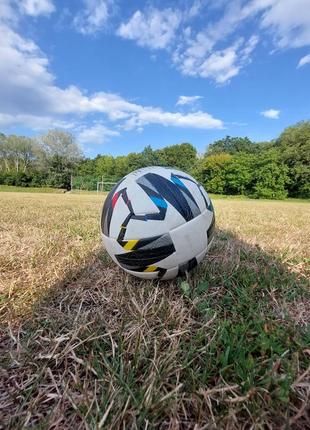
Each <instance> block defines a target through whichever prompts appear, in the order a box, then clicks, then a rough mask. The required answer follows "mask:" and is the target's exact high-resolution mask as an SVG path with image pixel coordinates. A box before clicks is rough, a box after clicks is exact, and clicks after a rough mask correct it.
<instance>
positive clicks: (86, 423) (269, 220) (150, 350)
mask: <svg viewBox="0 0 310 430" xmlns="http://www.w3.org/2000/svg"><path fill="white" fill-rule="evenodd" d="M0 205H1V211H0V315H1V329H0V336H1V337H0V356H1V367H0V428H1V429H22V428H35V429H73V428H74V429H75V430H78V429H100V428H102V429H152V428H159V429H162V430H164V429H180V430H181V429H182V430H183V429H195V430H198V429H200V430H201V429H250V428H253V429H278V428H293V429H294V428H296V429H306V428H309V425H310V418H309V404H310V397H309V396H310V379H309V378H310V366H309V365H310V336H309V322H310V298H309V243H310V222H309V220H310V204H309V203H299V202H296V203H292V202H289V203H288V202H266V201H250V200H229V199H216V200H215V201H214V205H215V210H216V218H217V232H216V237H215V243H214V245H213V247H212V249H211V250H210V253H209V255H208V257H207V258H205V260H204V262H203V263H202V264H201V265H200V266H199V268H198V269H196V271H195V272H193V273H191V274H190V275H189V276H188V277H187V278H184V279H177V280H175V281H173V282H162V283H157V282H153V283H152V282H145V281H141V280H137V279H133V278H131V277H130V276H128V275H126V274H125V273H123V272H122V271H121V270H120V269H119V268H117V267H116V266H115V265H114V264H113V263H112V262H111V260H110V258H109V257H108V256H107V254H106V253H105V251H104V250H103V248H102V246H101V242H100V235H99V214H100V209H101V205H102V199H101V198H99V197H96V196H93V195H74V194H73V195H72V194H71V195H70V194H64V195H60V194H59V195H58V194H55V195H52V194H40V193H36V194H31V193H13V192H10V193H1V194H0Z"/></svg>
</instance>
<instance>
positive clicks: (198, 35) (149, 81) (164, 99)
mask: <svg viewBox="0 0 310 430" xmlns="http://www.w3.org/2000/svg"><path fill="white" fill-rule="evenodd" d="M309 118H310V0H248V1H245V0H192V1H190V0H174V1H169V0H149V1H142V0H130V1H128V0H75V1H72V0H0V131H1V132H3V133H5V134H22V135H26V136H37V135H39V134H42V133H45V132H46V131H47V130H49V129H53V128H58V129H63V130H66V131H68V132H71V133H72V134H73V135H74V136H75V137H76V140H77V142H78V143H79V145H81V147H82V149H83V151H84V153H85V155H86V156H88V157H94V156H96V155H97V154H112V155H122V154H128V153H129V152H136V151H141V150H142V149H143V148H144V147H145V146H146V145H151V146H152V147H153V148H154V149H157V148H161V147H164V146H167V145H172V144H177V143H182V142H190V143H192V144H193V145H194V146H195V147H196V148H197V150H198V151H199V152H200V153H202V152H204V151H205V149H206V147H207V145H208V144H210V143H212V142H213V141H214V140H217V139H220V138H222V137H224V136H226V135H230V136H248V137H249V138H250V139H252V140H254V141H264V140H270V139H273V138H276V137H277V136H278V135H279V134H280V133H281V131H282V130H283V129H284V128H285V127H287V126H289V125H292V124H294V123H296V122H298V121H300V120H307V119H309Z"/></svg>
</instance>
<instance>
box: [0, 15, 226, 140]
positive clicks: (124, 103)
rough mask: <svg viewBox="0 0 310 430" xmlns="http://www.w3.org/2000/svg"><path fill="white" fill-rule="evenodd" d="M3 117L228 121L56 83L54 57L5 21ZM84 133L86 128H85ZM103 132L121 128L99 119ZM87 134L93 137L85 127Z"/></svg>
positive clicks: (0, 54)
mask: <svg viewBox="0 0 310 430" xmlns="http://www.w3.org/2000/svg"><path fill="white" fill-rule="evenodd" d="M0 58H1V62H0V93H1V98H0V115H1V117H0V122H1V124H2V126H5V125H13V124H23V125H25V126H28V127H31V128H38V126H39V124H40V121H41V124H42V125H46V126H47V127H50V126H54V127H55V126H60V125H61V126H63V127H69V125H72V122H73V123H74V122H75V121H76V119H77V118H79V119H80V118H82V119H83V118H84V117H86V116H87V115H89V114H98V115H100V114H102V117H103V118H105V119H106V120H109V121H110V122H111V123H113V124H114V125H115V127H118V128H119V127H121V128H124V129H132V128H137V129H138V128H139V129H140V128H141V127H143V126H146V125H147V124H161V125H164V126H175V127H189V128H190V127H192V128H201V129H205V128H220V127H222V125H223V123H222V121H221V120H220V119H216V118H214V117H213V116H212V115H210V114H209V113H206V112H196V113H191V114H187V115H184V114H181V113H178V112H167V111H164V110H163V109H161V108H158V107H152V106H143V105H141V104H136V103H132V102H130V101H128V100H126V99H124V98H123V97H121V96H120V95H117V94H113V93H106V92H103V91H98V92H96V93H92V94H87V93H85V92H82V91H81V90H80V89H79V88H78V87H77V86H74V85H71V86H68V87H66V88H61V87H59V86H57V85H56V83H55V76H54V75H53V74H52V73H51V71H50V69H49V68H50V64H49V60H48V58H47V57H46V56H45V55H44V53H42V51H41V50H40V48H39V47H38V46H37V45H36V44H35V43H34V42H33V41H32V40H30V39H26V38H24V37H22V36H21V35H19V34H18V33H17V32H16V31H15V30H13V29H12V28H10V27H8V26H7V25H6V24H4V23H3V22H2V23H1V21H0ZM83 132H84V133H83ZM90 132H92V133H93V137H94V139H95V138H96V136H98V135H101V136H102V135H103V134H104V135H105V137H108V136H111V137H112V136H116V135H117V133H118V132H117V131H113V130H112V131H111V130H109V129H105V128H104V126H103V125H102V124H95V125H94V127H93V129H91V130H88V136H89V133H90ZM80 134H81V139H86V138H87V133H86V131H85V130H81V131H80Z"/></svg>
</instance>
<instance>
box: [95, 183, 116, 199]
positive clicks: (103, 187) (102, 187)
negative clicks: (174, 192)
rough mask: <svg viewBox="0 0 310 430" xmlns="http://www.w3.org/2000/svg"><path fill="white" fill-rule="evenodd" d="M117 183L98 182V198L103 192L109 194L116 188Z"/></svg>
mask: <svg viewBox="0 0 310 430" xmlns="http://www.w3.org/2000/svg"><path fill="white" fill-rule="evenodd" d="M115 184H116V182H108V181H98V182H97V196H98V195H99V193H100V191H101V192H109V191H111V189H112V188H113V187H114V185H115Z"/></svg>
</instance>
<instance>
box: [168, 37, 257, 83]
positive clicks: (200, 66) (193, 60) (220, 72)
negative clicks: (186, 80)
mask: <svg viewBox="0 0 310 430" xmlns="http://www.w3.org/2000/svg"><path fill="white" fill-rule="evenodd" d="M257 43H258V37H257V36H252V37H251V38H250V39H249V40H248V41H247V42H244V40H243V39H239V41H237V42H236V43H235V44H233V45H231V46H229V47H228V48H225V49H222V50H214V51H213V52H210V53H209V54H206V52H203V51H200V50H199V49H197V48H198V46H195V48H194V49H192V48H193V46H191V48H190V49H189V50H187V51H185V52H184V53H182V54H179V55H177V56H175V57H174V62H175V64H176V66H177V67H178V68H179V69H180V70H181V72H182V73H183V74H184V75H189V76H200V77H203V78H211V79H213V80H215V81H216V82H217V83H219V84H223V83H225V82H228V81H229V80H230V79H231V78H232V77H233V76H236V75H238V73H239V71H240V69H241V68H242V67H244V66H245V65H246V64H247V63H248V62H249V61H250V54H251V53H252V51H253V49H254V48H255V46H256V44H257Z"/></svg>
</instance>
